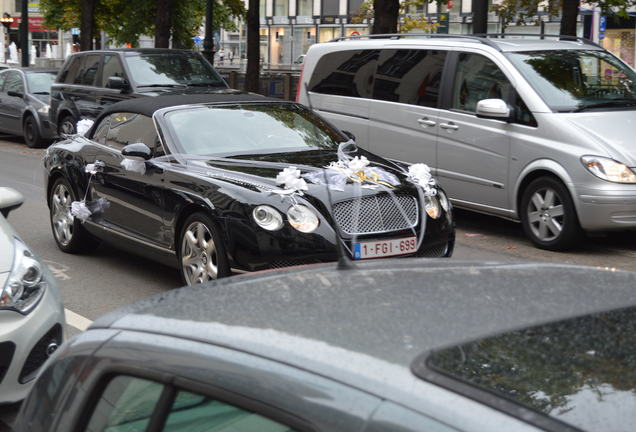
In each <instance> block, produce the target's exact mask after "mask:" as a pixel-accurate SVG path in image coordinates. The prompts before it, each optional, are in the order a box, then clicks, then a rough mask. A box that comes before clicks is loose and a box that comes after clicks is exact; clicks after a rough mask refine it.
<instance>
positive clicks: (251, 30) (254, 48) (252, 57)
mask: <svg viewBox="0 0 636 432" xmlns="http://www.w3.org/2000/svg"><path fill="white" fill-rule="evenodd" d="M259 12H260V11H259V0H249V5H248V9H247V71H246V73H245V90H247V91H249V92H255V93H258V90H259V78H260V68H261V54H260V27H261V24H260V18H259ZM239 61H240V60H239Z"/></svg>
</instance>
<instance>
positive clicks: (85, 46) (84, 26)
mask: <svg viewBox="0 0 636 432" xmlns="http://www.w3.org/2000/svg"><path fill="white" fill-rule="evenodd" d="M97 2H98V0H83V1H82V6H81V7H82V10H81V16H80V51H89V50H92V49H93V34H94V33H95V9H96V8H97Z"/></svg>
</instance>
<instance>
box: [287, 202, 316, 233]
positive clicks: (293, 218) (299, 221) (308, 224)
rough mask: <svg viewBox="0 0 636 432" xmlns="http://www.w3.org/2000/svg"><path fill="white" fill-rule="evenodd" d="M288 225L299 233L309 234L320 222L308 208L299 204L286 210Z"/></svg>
mask: <svg viewBox="0 0 636 432" xmlns="http://www.w3.org/2000/svg"><path fill="white" fill-rule="evenodd" d="M287 219H288V220H289V224H290V225H291V226H293V227H294V228H296V229H297V230H298V231H300V232H304V233H310V232H313V231H315V230H316V228H318V225H319V224H320V220H319V219H318V216H316V215H315V214H314V212H312V211H311V210H310V209H309V208H308V207H306V206H304V205H300V204H296V205H293V206H291V207H290V208H289V210H287Z"/></svg>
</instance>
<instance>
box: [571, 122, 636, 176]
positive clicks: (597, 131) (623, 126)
mask: <svg viewBox="0 0 636 432" xmlns="http://www.w3.org/2000/svg"><path fill="white" fill-rule="evenodd" d="M566 118H567V120H568V121H569V122H570V123H572V124H573V125H574V126H575V127H576V128H577V129H579V130H581V131H583V132H584V133H585V134H586V135H589V136H591V137H592V138H593V139H594V140H595V141H597V142H598V143H599V144H601V145H602V146H603V147H604V148H606V149H607V151H608V154H607V155H608V156H609V157H611V158H614V159H616V160H618V161H620V162H623V163H625V164H627V165H628V166H630V167H634V166H636V140H635V139H634V131H635V130H636V111H635V110H622V111H596V112H583V113H573V114H568V115H567V117H566ZM599 156H605V155H602V154H601V155H599Z"/></svg>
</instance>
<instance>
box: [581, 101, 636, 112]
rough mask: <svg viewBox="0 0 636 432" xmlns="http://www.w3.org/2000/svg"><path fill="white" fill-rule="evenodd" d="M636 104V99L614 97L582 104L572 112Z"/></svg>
mask: <svg viewBox="0 0 636 432" xmlns="http://www.w3.org/2000/svg"><path fill="white" fill-rule="evenodd" d="M631 106H636V99H627V98H625V99H612V100H609V101H605V102H598V103H594V104H590V105H584V106H580V107H578V108H577V109H575V110H573V111H572V112H581V111H585V110H588V109H595V108H620V107H631Z"/></svg>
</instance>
